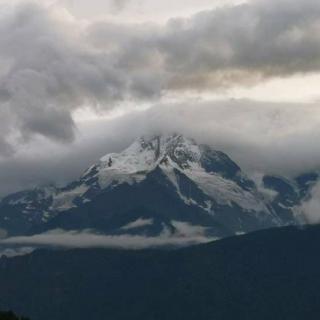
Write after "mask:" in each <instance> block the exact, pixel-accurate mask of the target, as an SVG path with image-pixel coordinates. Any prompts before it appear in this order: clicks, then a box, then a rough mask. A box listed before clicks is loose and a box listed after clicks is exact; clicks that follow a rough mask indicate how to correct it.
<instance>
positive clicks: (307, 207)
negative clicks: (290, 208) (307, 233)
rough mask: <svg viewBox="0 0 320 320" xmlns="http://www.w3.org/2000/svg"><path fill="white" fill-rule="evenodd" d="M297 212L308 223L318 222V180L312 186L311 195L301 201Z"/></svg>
mask: <svg viewBox="0 0 320 320" xmlns="http://www.w3.org/2000/svg"><path fill="white" fill-rule="evenodd" d="M299 212H300V213H301V214H302V216H303V218H304V219H305V220H306V222H307V223H308V224H319V223H320V182H318V183H317V184H316V185H315V186H314V187H313V189H312V191H311V195H310V196H309V198H308V199H307V200H306V201H304V202H303V203H302V205H301V207H300V208H299Z"/></svg>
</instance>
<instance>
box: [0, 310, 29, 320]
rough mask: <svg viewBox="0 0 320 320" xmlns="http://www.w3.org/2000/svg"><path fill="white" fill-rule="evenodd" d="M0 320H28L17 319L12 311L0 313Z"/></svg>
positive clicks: (23, 319) (25, 319)
mask: <svg viewBox="0 0 320 320" xmlns="http://www.w3.org/2000/svg"><path fill="white" fill-rule="evenodd" d="M0 320H29V318H25V317H18V316H16V315H15V314H14V313H13V312H12V311H8V312H0Z"/></svg>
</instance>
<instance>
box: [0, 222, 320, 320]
mask: <svg viewBox="0 0 320 320" xmlns="http://www.w3.org/2000/svg"><path fill="white" fill-rule="evenodd" d="M319 244H320V227H312V228H308V229H305V230H298V229H294V228H285V229H277V230H267V231H261V232H257V233H253V234H249V235H246V236H242V237H236V238H230V239H225V240H222V241H219V242H216V243H211V244H207V245H201V246H196V247H191V248H187V249H182V250H178V251H157V250H148V251H116V250H103V249H91V250H71V251H50V250H40V251H37V252H34V253H33V254H31V255H27V256H23V257H16V258H13V259H8V258H1V259H0V284H1V285H0V309H3V310H6V309H12V310H15V311H16V312H18V313H19V314H26V315H28V316H30V317H31V318H32V319H34V320H40V319H46V320H61V319H63V320H76V319H81V320H85V319H90V320H108V319H110V320H120V319H126V320H128V319H130V320H153V319H154V320H156V319H157V320H158V319H159V320H177V319H181V320H191V319H192V320H202V319H205V320H208V319H212V320H213V319H214V320H219V319H223V320H228V319H230V320H236V319H241V320H246V319H250V320H251V319H252V320H263V319H268V320H269V319H273V320H276V319H282V320H286V319H288V320H289V319H290V320H292V319H308V320H310V319H319V318H320V256H319Z"/></svg>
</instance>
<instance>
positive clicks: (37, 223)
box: [0, 135, 314, 238]
mask: <svg viewBox="0 0 320 320" xmlns="http://www.w3.org/2000/svg"><path fill="white" fill-rule="evenodd" d="M312 179H314V176H310V177H309V176H305V177H304V178H301V179H300V180H299V181H300V182H299V181H298V180H297V181H298V182H297V181H295V182H288V181H286V180H285V179H283V178H279V177H264V179H263V183H264V187H265V188H268V190H269V191H270V192H272V194H273V195H274V196H273V197H272V198H270V197H266V196H265V194H264V193H263V192H261V190H260V188H259V187H258V186H257V185H256V184H255V183H254V182H253V181H252V180H250V179H249V178H248V177H247V176H246V175H245V174H244V173H243V172H242V171H241V169H240V167H239V166H238V165H237V164H236V163H234V162H233V161H232V160H231V159H230V158H229V157H228V156H227V155H226V154H224V153H222V152H219V151H216V150H214V149H213V148H212V147H210V146H207V145H199V144H197V143H196V142H195V141H194V140H192V139H188V138H185V137H183V136H182V135H171V136H156V137H151V138H139V139H137V140H136V141H135V142H134V143H133V144H132V145H131V146H129V148H127V149H126V150H124V151H123V152H121V153H119V154H108V155H106V156H104V157H103V158H101V160H100V161H99V163H97V164H96V165H93V166H92V167H90V168H89V169H88V170H87V171H86V172H85V173H84V174H83V175H82V176H81V178H80V179H79V180H77V181H75V182H73V183H71V184H69V185H68V186H66V187H65V188H61V189H59V188H54V187H51V188H46V189H36V190H33V191H26V192H22V193H18V194H14V195H11V196H9V197H6V198H5V199H3V200H2V202H1V203H0V229H3V232H4V230H5V233H8V234H9V235H20V234H35V233H39V232H46V231H48V230H52V229H64V230H83V229H93V230H95V231H96V232H100V233H105V234H123V233H129V234H143V235H152V236H155V235H159V234H161V233H163V232H174V230H175V225H174V224H175V222H176V221H178V222H183V223H187V224H189V225H191V226H197V227H202V228H205V229H203V230H205V233H206V234H207V235H208V236H214V237H219V238H221V237H226V236H230V235H235V234H239V233H245V232H249V231H253V230H258V229H263V228H269V227H274V226H282V225H288V224H294V223H296V220H295V207H296V206H298V205H299V203H300V202H301V200H302V198H303V197H305V196H306V195H307V194H308V192H309V191H308V190H309V189H310V188H311V187H312V184H313V183H314V180H312ZM299 183H300V185H299ZM299 186H300V189H299ZM141 222H145V223H141Z"/></svg>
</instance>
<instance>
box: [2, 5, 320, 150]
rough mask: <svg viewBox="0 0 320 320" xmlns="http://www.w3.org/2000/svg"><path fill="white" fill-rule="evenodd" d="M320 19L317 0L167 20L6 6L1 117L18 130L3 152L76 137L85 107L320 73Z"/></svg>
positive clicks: (8, 135)
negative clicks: (97, 17) (83, 17)
mask: <svg viewBox="0 0 320 320" xmlns="http://www.w3.org/2000/svg"><path fill="white" fill-rule="evenodd" d="M319 17H320V3H319V1H317V0H295V1H291V0H290V1H289V0H280V1H279V0H278V1H275V0H268V1H267V0H256V1H252V2H250V3H247V4H242V5H238V6H228V7H223V8H220V9H216V10H212V11H205V12H201V13H199V14H196V15H194V16H192V17H190V18H186V19H173V20H170V21H169V22H168V23H167V24H165V25H162V26H160V25H151V24H147V25H125V24H123V25H115V24H111V23H106V22H99V23H96V22H86V23H84V22H82V21H77V20H76V19H75V18H74V17H72V16H70V15H69V14H68V13H67V12H66V11H64V10H62V9H61V10H59V9H57V7H56V6H55V7H46V6H42V5H40V4H35V3H34V4H28V5H26V4H22V5H17V6H16V7H15V8H14V9H10V10H9V9H7V10H5V9H3V8H2V11H1V19H0V65H1V66H2V68H1V71H0V107H1V111H0V112H1V120H0V122H1V123H0V124H1V126H2V125H3V126H6V125H7V126H10V129H1V138H0V148H1V149H0V152H1V154H4V153H8V152H10V151H12V148H14V145H15V143H17V142H20V143H21V141H28V140H30V139H31V138H34V136H37V135H42V136H45V137H48V138H50V139H55V140H58V141H63V142H70V141H72V140H73V139H74V135H75V124H74V120H73V117H72V114H73V111H74V110H76V109H79V108H81V107H83V106H90V107H92V108H96V109H103V110H106V109H107V110H108V109H111V108H115V107H117V105H118V104H119V103H120V102H127V101H135V102H136V103H139V101H141V100H148V101H150V100H152V99H153V100H154V99H158V98H160V97H161V96H165V95H166V94H168V93H172V92H177V91H178V92H180V91H181V90H204V89H206V90H211V91H215V90H219V89H221V88H229V87H233V86H239V85H247V84H252V83H257V82H259V81H263V80H264V79H265V78H269V77H276V76H290V75H292V74H296V73H305V72H315V71H319V66H320V64H319V61H320V57H319V52H320V50H319V49H320V37H319V34H320V33H319V28H320V20H319ZM180 94H183V93H180ZM14 142H15V143H14Z"/></svg>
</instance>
